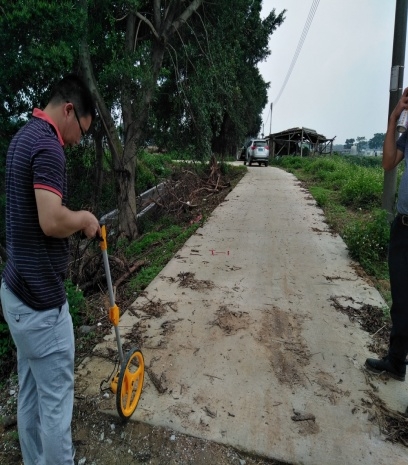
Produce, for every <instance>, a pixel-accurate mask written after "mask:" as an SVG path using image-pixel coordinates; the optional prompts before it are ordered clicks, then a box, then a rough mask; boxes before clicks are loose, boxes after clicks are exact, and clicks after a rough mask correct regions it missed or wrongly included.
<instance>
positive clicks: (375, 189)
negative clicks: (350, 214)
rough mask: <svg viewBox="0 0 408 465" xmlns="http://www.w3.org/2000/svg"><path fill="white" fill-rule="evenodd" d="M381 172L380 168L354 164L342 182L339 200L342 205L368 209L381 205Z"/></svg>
mask: <svg viewBox="0 0 408 465" xmlns="http://www.w3.org/2000/svg"><path fill="white" fill-rule="evenodd" d="M382 192H383V173H382V171H381V170H380V169H375V168H361V167H358V166H355V167H354V169H353V170H351V171H350V177H349V179H348V180H347V181H346V182H345V183H344V185H343V187H342V189H341V194H340V201H341V202H342V204H343V205H346V206H350V207H353V208H354V209H357V208H361V209H365V210H368V209H370V208H371V207H375V206H378V205H381V197H382Z"/></svg>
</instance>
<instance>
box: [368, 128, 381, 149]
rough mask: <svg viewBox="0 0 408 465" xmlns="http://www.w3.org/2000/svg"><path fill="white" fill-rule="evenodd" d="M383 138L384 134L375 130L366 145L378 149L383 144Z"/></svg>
mask: <svg viewBox="0 0 408 465" xmlns="http://www.w3.org/2000/svg"><path fill="white" fill-rule="evenodd" d="M384 139H385V134H384V133H380V132H377V133H375V134H374V137H372V138H371V139H370V140H369V141H368V146H369V147H370V149H380V148H382V146H383V144H384Z"/></svg>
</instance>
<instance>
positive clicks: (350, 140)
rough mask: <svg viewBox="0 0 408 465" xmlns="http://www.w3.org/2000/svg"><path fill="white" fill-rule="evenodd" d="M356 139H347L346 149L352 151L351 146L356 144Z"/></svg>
mask: <svg viewBox="0 0 408 465" xmlns="http://www.w3.org/2000/svg"><path fill="white" fill-rule="evenodd" d="M354 142H355V139H346V142H345V144H344V148H345V149H351V146H352V145H353V144H354Z"/></svg>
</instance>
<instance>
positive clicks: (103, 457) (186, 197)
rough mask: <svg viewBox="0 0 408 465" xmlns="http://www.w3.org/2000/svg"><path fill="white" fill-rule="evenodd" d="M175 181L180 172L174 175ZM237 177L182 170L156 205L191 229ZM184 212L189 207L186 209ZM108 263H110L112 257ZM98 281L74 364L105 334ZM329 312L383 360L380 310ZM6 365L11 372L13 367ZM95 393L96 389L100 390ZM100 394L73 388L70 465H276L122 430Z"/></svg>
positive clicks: (12, 387)
mask: <svg viewBox="0 0 408 465" xmlns="http://www.w3.org/2000/svg"><path fill="white" fill-rule="evenodd" d="M180 173H183V171H182V170H181V171H180ZM183 176H184V178H183ZM240 177H242V174H241V176H238V177H236V178H229V177H228V176H224V175H221V174H220V171H219V170H218V168H217V167H214V169H213V170H212V171H211V172H210V173H207V175H206V176H205V177H204V178H202V179H201V180H198V179H194V176H192V175H191V170H185V172H184V174H180V177H179V178H178V179H177V182H175V184H174V186H176V185H178V186H184V187H183V189H184V191H183V192H181V191H180V190H178V191H177V190H176V187H174V190H173V194H174V195H173V196H172V197H173V201H172V203H171V205H162V208H165V209H171V210H172V211H177V212H178V215H179V218H180V221H183V222H184V223H185V224H186V225H188V224H191V222H192V221H201V218H202V217H205V216H207V215H208V214H210V212H211V211H212V210H213V209H214V208H215V207H216V206H218V205H219V204H220V203H221V202H223V200H224V199H225V197H226V195H227V194H228V193H229V192H230V191H231V189H232V188H233V187H234V185H235V184H236V182H238V180H239V179H240ZM186 186H188V192H187V191H186V189H187V187H186ZM178 189H180V187H178ZM180 199H183V200H182V201H181V200H180ZM204 199H205V200H204ZM191 205H194V207H193V208H190V207H189V206H191ZM186 207H187V208H186ZM197 218H199V219H198V220H197ZM122 259H123V257H120V260H122ZM112 261H113V262H114V261H115V257H112ZM357 271H358V273H359V274H360V275H361V276H363V277H365V279H367V281H370V278H369V277H368V276H366V275H365V273H364V271H363V270H362V269H360V268H358V269H357ZM122 275H123V271H122V272H121V271H120V270H119V269H118V270H116V268H115V267H113V275H112V279H113V281H115V280H118V279H120V278H121V276H122ZM102 278H103V276H101V279H100V280H99V281H98V280H95V283H96V284H95V286H94V287H95V288H97V287H99V288H100V292H94V293H90V295H89V297H88V307H89V308H93V309H94V311H95V314H94V315H93V318H92V320H93V322H94V324H93V325H92V327H90V326H89V325H82V326H80V327H78V328H77V329H76V358H77V363H78V364H80V363H81V362H82V360H83V359H84V358H85V357H87V356H89V355H90V354H91V352H92V349H93V347H94V346H95V345H96V344H97V343H98V341H100V340H101V339H102V338H103V336H104V335H105V334H107V333H108V332H110V330H111V325H110V324H109V323H108V321H107V318H106V307H107V302H106V300H107V299H106V290H105V288H104V287H102V282H103V279H102ZM187 278H188V277H186V279H185V281H186V282H185V285H186V286H191V288H193V287H192V286H194V285H196V281H195V280H194V279H190V280H189V279H187ZM126 282H127V281H126V280H124V281H122V283H121V285H120V287H118V289H117V294H116V300H117V303H118V305H119V306H120V308H121V309H122V311H125V310H126V308H127V307H128V306H129V305H130V304H131V303H132V302H133V301H134V296H132V295H129V293H128V292H127V291H126ZM333 306H334V307H335V308H336V309H337V310H338V311H341V312H345V313H347V314H348V317H349V318H350V320H351V321H355V322H358V323H359V324H360V325H361V326H362V328H363V329H364V330H366V331H367V332H369V333H370V334H372V335H373V343H372V344H373V345H372V347H370V349H371V350H372V351H373V352H375V353H377V354H379V355H380V356H382V355H383V354H384V353H385V350H386V347H387V340H388V334H389V324H388V323H384V321H383V315H382V312H381V310H380V309H370V311H366V310H367V309H364V308H363V309H360V310H356V309H355V308H352V307H347V308H344V305H343V306H342V305H340V304H339V303H338V302H336V301H335V300H334V301H333ZM102 315H104V316H102ZM221 317H222V315H221V316H220V318H221ZM220 321H221V320H220ZM95 323H96V324H95ZM142 337H143V335H142V334H139V335H138V338H142ZM133 342H140V344H139V346H140V347H142V339H140V340H139V341H133ZM10 362H11V364H12V365H13V364H14V365H15V362H14V361H13V360H11V361H10ZM113 368H114V367H113V364H112V369H113ZM12 371H13V374H12V375H11V376H10V377H9V378H8V379H7V380H5V381H4V380H3V383H2V387H3V389H1V390H0V441H1V445H0V464H2V465H17V464H22V459H21V454H20V449H19V444H18V435H17V428H16V417H15V414H16V402H17V393H18V385H17V377H16V375H15V366H14V367H13V370H12ZM109 375H110V373H107V377H108V376H109ZM146 376H147V374H146ZM101 388H102V389H103V388H104V386H101ZM102 389H101V393H100V396H99V397H97V398H94V397H93V398H87V397H85V396H83V395H82V394H81V392H80V390H79V386H77V387H76V393H75V408H74V416H73V422H72V432H73V439H74V445H75V447H76V457H75V463H78V464H81V465H85V464H94V465H99V464H101V465H104V464H121V465H127V464H133V465H138V464H152V465H173V464H179V465H188V464H194V465H201V464H217V465H267V464H275V465H276V464H277V463H278V462H276V461H271V460H266V459H264V458H262V457H253V456H249V455H247V454H245V453H243V452H241V451H238V450H235V449H233V448H230V447H226V446H223V445H220V444H217V443H213V442H209V441H205V440H202V439H198V438H195V437H191V436H188V435H183V434H180V433H177V432H175V431H172V430H171V429H165V428H158V427H151V426H149V425H147V424H143V423H137V422H128V423H124V422H122V421H121V420H120V419H119V417H118V415H117V414H116V413H115V403H114V396H113V395H112V394H111V393H110V391H105V390H102ZM378 405H380V404H378ZM379 409H381V406H380V407H379ZM384 409H385V410H382V411H379V412H378V415H379V416H381V421H382V426H383V429H384V430H385V432H386V433H387V434H388V435H389V437H390V440H393V441H395V442H401V443H403V444H405V445H408V419H407V418H405V417H403V416H396V415H394V413H393V412H389V411H387V410H386V408H385V407H384Z"/></svg>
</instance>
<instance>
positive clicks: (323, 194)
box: [309, 186, 330, 207]
mask: <svg viewBox="0 0 408 465" xmlns="http://www.w3.org/2000/svg"><path fill="white" fill-rule="evenodd" d="M309 190H310V193H311V194H312V195H313V197H314V199H315V200H316V203H317V205H318V206H319V207H325V206H326V205H327V204H328V202H329V198H330V191H329V190H328V189H326V188H324V187H321V186H311V187H310V189H309Z"/></svg>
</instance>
